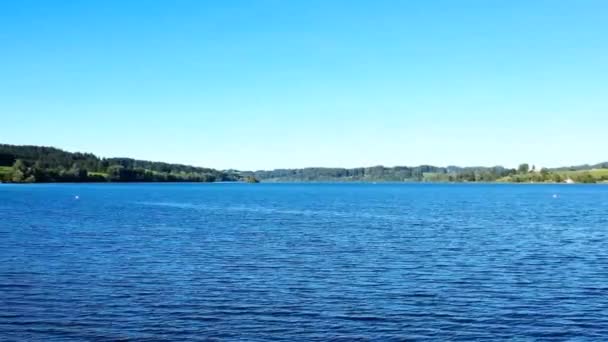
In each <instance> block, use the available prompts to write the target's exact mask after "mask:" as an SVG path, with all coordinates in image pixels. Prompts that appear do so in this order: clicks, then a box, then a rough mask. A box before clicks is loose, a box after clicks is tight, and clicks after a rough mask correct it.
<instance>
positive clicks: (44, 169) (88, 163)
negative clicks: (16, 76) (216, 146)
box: [0, 144, 240, 183]
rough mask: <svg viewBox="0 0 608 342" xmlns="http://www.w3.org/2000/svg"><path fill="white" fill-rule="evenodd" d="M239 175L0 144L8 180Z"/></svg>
mask: <svg viewBox="0 0 608 342" xmlns="http://www.w3.org/2000/svg"><path fill="white" fill-rule="evenodd" d="M239 179H240V176H238V175H237V174H235V173H227V172H222V171H218V170H214V169H210V168H202V167H194V166H188V165H181V164H169V163H162V162H152V161H146V160H136V159H130V158H99V157H97V156H95V155H93V154H91V153H79V152H77V153H72V152H66V151H63V150H60V149H57V148H54V147H42V146H17V145H5V144H0V180H1V181H5V182H17V183H20V182H106V181H109V182H215V181H236V180H239Z"/></svg>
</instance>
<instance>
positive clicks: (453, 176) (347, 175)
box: [241, 165, 517, 182]
mask: <svg viewBox="0 0 608 342" xmlns="http://www.w3.org/2000/svg"><path fill="white" fill-rule="evenodd" d="M516 172H517V171H516V170H511V169H506V168H504V167H502V166H495V167H457V166H449V167H437V166H431V165H421V166H415V167H407V166H396V167H384V166H373V167H361V168H353V169H344V168H304V169H279V170H273V171H255V172H241V174H242V175H244V176H253V177H255V178H257V179H260V180H263V181H296V182H297V181H300V182H302V181H304V182H307V181H361V182H376V181H388V182H421V181H432V182H492V181H495V180H497V179H499V178H502V177H507V176H509V175H512V174H515V173H516Z"/></svg>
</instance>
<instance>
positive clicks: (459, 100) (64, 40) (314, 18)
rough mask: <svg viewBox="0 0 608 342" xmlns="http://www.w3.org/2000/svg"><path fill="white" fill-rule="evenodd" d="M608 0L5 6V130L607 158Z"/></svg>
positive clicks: (266, 152)
mask: <svg viewBox="0 0 608 342" xmlns="http://www.w3.org/2000/svg"><path fill="white" fill-rule="evenodd" d="M607 137H608V1H604V0H597V1H590V0H580V1H576V0H570V1H560V0H547V1H540V0H539V1H535V0H521V1H517V0H503V1H501V0H478V1H473V0H462V1H451V0H419V1H413V0H412V1H397V0H395V1H371V0H369V1H353V0H349V1H346V0H345V1H331V0H306V1H302V0H293V1H283V0H276V1H254V0H243V1H232V0H226V1H219V0H218V1H201V0H192V1H186V0H175V1H169V0H167V1H152V0H145V1H143V0H142V1H134V0H132V1H131V0H130V1H122V0H121V1H107V0H104V1H101V0H100V1H59V0H55V1H42V0H40V1H28V0H14V1H11V0H5V1H1V2H0V143H10V144H32V145H46V146H55V147H59V148H63V149H66V150H68V151H82V152H92V153H95V154H97V155H100V156H105V157H113V156H116V157H118V156H121V157H123V156H124V157H134V158H140V159H149V160H156V161H168V162H179V163H185V164H193V165H198V166H208V167H214V168H220V169H223V168H236V169H272V168H287V167H305V166H331V167H355V166H372V165H379V164H382V165H386V166H393V165H419V164H433V165H438V166H446V165H463V166H465V165H468V166H471V165H483V166H492V165H497V164H500V165H505V166H509V167H513V166H516V165H517V164H518V163H521V162H529V163H531V164H536V165H539V166H559V165H572V164H580V163H596V162H603V161H608V142H607V141H608V140H607Z"/></svg>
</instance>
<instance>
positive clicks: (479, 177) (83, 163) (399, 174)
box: [0, 144, 608, 183]
mask: <svg viewBox="0 0 608 342" xmlns="http://www.w3.org/2000/svg"><path fill="white" fill-rule="evenodd" d="M566 180H568V181H573V182H577V183H597V182H607V181H608V163H601V164H596V165H579V166H570V167H563V168H555V169H536V167H535V166H534V165H532V166H530V165H528V164H525V163H524V164H521V165H520V166H519V167H518V168H517V169H509V168H504V167H502V166H494V167H458V166H448V167H437V166H431V165H421V166H415V167H407V166H396V167H384V166H373V167H360V168H352V169H345V168H303V169H278V170H272V171H232V170H231V171H219V170H215V169H211V168H202V167H195V166H188V165H182V164H169V163H162V162H152V161H145V160H136V159H131V158H99V157H97V156H95V155H94V154H91V153H79V152H76V153H72V152H66V151H63V150H60V149H57V148H53V147H42V146H17V145H4V144H0V181H1V182H12V183H51V182H222V181H224V182H225V181H227V182H232V181H242V182H246V183H257V182H258V181H266V182H348V181H359V182H512V183H529V182H534V183H541V182H552V183H561V182H564V181H566Z"/></svg>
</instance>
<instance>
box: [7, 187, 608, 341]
mask: <svg viewBox="0 0 608 342" xmlns="http://www.w3.org/2000/svg"><path fill="white" fill-rule="evenodd" d="M0 217H1V220H0V308H1V310H0V340H5V339H6V340H44V341H48V340H74V341H77V340H119V339H151V340H201V339H214V338H215V339H220V340H235V339H243V340H290V341H291V340H328V339H340V338H343V339H345V340H350V339H357V338H358V339H383V340H393V339H394V340H399V339H434V340H446V339H453V340H475V339H484V338H487V339H494V340H496V339H507V338H513V337H515V338H521V339H550V338H556V339H571V338H582V339H588V340H597V339H601V338H604V337H605V336H607V335H608V186H605V185H544V184H543V185H540V184H534V185H510V184H255V185H253V184H84V185H82V184H63V185H62V184H34V185H8V184H3V185H0Z"/></svg>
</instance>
